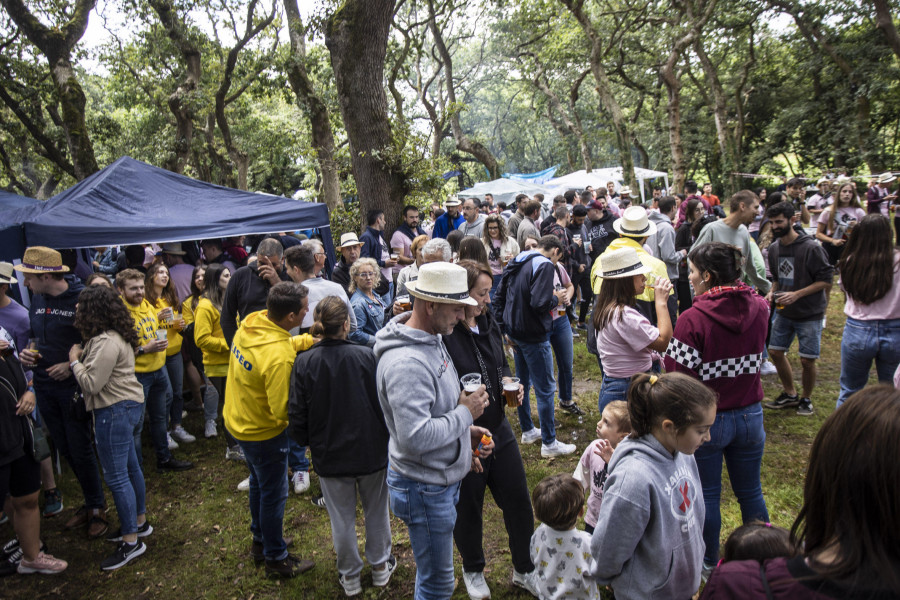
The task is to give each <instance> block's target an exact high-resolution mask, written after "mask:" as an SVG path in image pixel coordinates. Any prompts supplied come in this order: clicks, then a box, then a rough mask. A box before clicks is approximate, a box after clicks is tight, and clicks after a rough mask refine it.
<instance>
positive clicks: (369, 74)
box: [325, 0, 409, 226]
mask: <svg viewBox="0 0 900 600" xmlns="http://www.w3.org/2000/svg"><path fill="white" fill-rule="evenodd" d="M393 12H394V0H345V2H344V3H343V4H342V6H341V8H340V9H339V10H337V11H336V12H335V13H333V14H332V15H330V16H329V17H328V19H327V21H326V25H325V45H326V46H327V47H328V51H329V52H330V53H331V65H332V68H333V69H334V77H335V83H336V86H337V91H338V100H339V101H340V104H341V115H342V116H343V118H344V127H345V128H346V130H347V137H348V138H349V142H350V155H351V158H352V164H353V176H354V178H355V179H356V187H357V190H358V193H359V200H360V213H361V216H362V218H363V219H365V215H366V213H367V212H368V211H369V210H372V209H379V210H383V211H384V213H385V217H386V219H387V222H388V223H389V224H390V225H389V226H393V225H394V224H396V223H399V222H400V220H401V211H402V208H403V203H404V200H405V198H406V195H407V193H408V192H409V187H408V182H407V174H406V172H405V171H404V169H403V166H402V164H401V163H400V159H399V158H398V157H397V156H396V154H395V152H394V141H393V138H392V135H391V123H390V119H389V118H388V112H387V96H386V95H385V93H384V60H385V54H386V52H387V40H388V32H389V30H390V26H391V18H392V15H393ZM361 225H363V226H364V222H363V223H361Z"/></svg>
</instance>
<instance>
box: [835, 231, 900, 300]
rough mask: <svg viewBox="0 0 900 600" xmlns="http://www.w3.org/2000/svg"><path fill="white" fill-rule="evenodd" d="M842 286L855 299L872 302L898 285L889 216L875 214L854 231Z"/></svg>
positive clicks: (843, 261) (843, 263)
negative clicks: (895, 282)
mask: <svg viewBox="0 0 900 600" xmlns="http://www.w3.org/2000/svg"><path fill="white" fill-rule="evenodd" d="M838 268H840V270H841V285H843V286H844V291H846V292H847V295H848V296H850V297H851V298H853V300H854V302H859V303H861V304H872V303H873V302H875V301H877V300H881V299H882V298H884V297H885V296H886V295H887V293H888V292H890V291H891V286H893V285H894V277H893V273H894V272H895V271H896V270H897V268H898V265H897V263H896V261H895V260H894V234H893V232H892V231H891V222H890V221H888V219H887V217H885V216H883V215H879V214H871V215H866V216H865V217H863V219H862V221H860V222H859V224H858V225H857V226H856V227H854V228H853V230H852V231H851V232H850V239H849V240H847V245H846V246H845V247H844V253H843V254H842V255H841V260H840V261H838Z"/></svg>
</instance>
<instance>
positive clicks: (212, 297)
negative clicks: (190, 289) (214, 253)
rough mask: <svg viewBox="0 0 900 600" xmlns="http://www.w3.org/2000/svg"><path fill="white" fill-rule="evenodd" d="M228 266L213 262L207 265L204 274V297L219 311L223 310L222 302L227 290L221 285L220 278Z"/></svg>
mask: <svg viewBox="0 0 900 600" xmlns="http://www.w3.org/2000/svg"><path fill="white" fill-rule="evenodd" d="M225 269H226V267H225V265H223V264H222V263H212V264H211V265H209V266H208V267H206V273H205V274H204V275H203V285H204V286H205V288H204V289H203V294H202V295H203V297H204V298H207V299H208V300H209V301H210V302H212V305H213V306H214V307H215V308H216V310H218V311H219V312H221V311H222V302H223V301H224V300H225V290H223V289H222V288H220V287H219V279H221V278H222V272H223V271H225Z"/></svg>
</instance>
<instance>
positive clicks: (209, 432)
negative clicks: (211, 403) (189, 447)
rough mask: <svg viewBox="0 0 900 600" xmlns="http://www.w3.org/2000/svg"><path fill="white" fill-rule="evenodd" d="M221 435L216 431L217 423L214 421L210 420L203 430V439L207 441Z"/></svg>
mask: <svg viewBox="0 0 900 600" xmlns="http://www.w3.org/2000/svg"><path fill="white" fill-rule="evenodd" d="M217 435H219V432H218V431H216V422H215V421H214V420H213V419H208V420H207V421H206V426H205V427H204V428H203V437H205V438H206V439H209V438H214V437H216V436H217Z"/></svg>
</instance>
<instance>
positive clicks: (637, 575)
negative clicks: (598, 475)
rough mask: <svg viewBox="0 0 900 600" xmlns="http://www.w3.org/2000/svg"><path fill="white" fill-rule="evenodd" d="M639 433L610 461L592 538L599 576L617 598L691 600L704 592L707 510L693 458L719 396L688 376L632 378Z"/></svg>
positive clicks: (632, 411) (633, 417)
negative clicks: (696, 593) (703, 531)
mask: <svg viewBox="0 0 900 600" xmlns="http://www.w3.org/2000/svg"><path fill="white" fill-rule="evenodd" d="M628 412H629V416H630V418H631V426H632V434H631V436H630V437H629V438H627V439H625V440H624V441H623V442H622V443H620V444H619V446H618V447H617V448H616V451H615V453H613V456H612V460H611V461H610V463H609V477H608V478H607V480H606V485H605V487H604V492H603V504H602V505H601V506H600V514H599V516H598V519H597V526H596V527H595V529H594V534H593V537H592V538H591V554H592V555H593V558H594V570H593V574H594V575H595V576H596V577H597V582H598V583H599V584H600V585H606V584H608V585H610V586H611V587H612V588H613V591H614V592H615V595H616V600H631V599H651V598H660V599H662V598H666V599H672V598H685V599H686V598H690V597H691V596H692V595H693V594H694V593H695V592H696V591H697V589H698V588H699V586H700V573H701V569H702V563H703V552H704V550H705V545H704V543H703V536H702V529H703V518H704V515H705V509H704V505H703V493H702V488H701V486H700V475H699V473H698V471H697V463H696V461H695V460H694V457H693V454H694V452H695V451H696V450H697V448H699V447H700V445H701V444H703V443H704V442H706V441H708V440H709V430H710V428H711V427H712V425H713V423H714V421H715V417H716V396H715V394H714V393H713V392H712V390H710V389H709V388H707V387H706V386H704V385H703V384H702V383H700V382H699V381H697V380H696V379H693V378H691V377H688V376H687V375H682V374H680V373H668V374H665V375H659V376H657V375H647V374H645V373H640V374H638V375H635V376H634V377H632V379H631V387H630V388H629V390H628Z"/></svg>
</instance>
